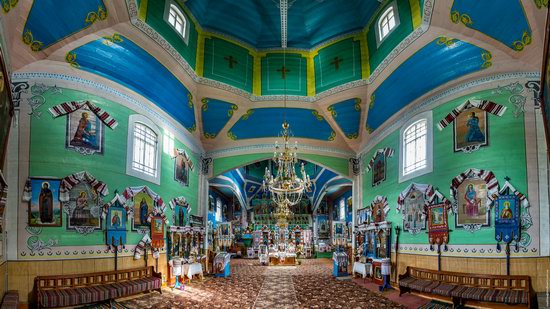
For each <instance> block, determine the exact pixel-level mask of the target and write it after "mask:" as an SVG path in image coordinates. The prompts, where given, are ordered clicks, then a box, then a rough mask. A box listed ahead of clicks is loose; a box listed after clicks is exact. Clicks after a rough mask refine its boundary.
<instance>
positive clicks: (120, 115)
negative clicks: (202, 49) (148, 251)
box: [29, 89, 199, 246]
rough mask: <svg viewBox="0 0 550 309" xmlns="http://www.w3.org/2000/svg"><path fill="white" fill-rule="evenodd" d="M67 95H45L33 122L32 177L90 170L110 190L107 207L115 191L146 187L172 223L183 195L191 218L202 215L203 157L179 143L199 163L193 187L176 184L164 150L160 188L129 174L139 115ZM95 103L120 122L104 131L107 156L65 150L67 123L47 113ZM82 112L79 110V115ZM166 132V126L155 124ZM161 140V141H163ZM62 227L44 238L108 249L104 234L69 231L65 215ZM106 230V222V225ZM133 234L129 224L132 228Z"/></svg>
mask: <svg viewBox="0 0 550 309" xmlns="http://www.w3.org/2000/svg"><path fill="white" fill-rule="evenodd" d="M62 92H63V93H62V94H56V93H53V92H52V91H47V92H45V93H44V95H43V96H44V98H45V103H44V105H43V106H41V108H40V109H41V111H42V116H41V117H40V118H37V117H34V116H33V117H31V136H30V171H29V175H30V176H51V177H58V178H63V177H65V176H68V175H70V174H73V173H76V172H80V171H87V172H88V173H90V174H92V175H93V176H94V177H96V178H97V179H98V180H101V181H103V182H105V183H106V184H107V185H108V187H109V195H108V196H107V197H106V198H105V199H104V201H105V202H108V201H110V200H111V199H112V197H113V196H114V192H115V190H118V191H119V193H122V192H123V191H124V189H125V188H126V187H129V186H143V185H147V186H148V187H149V188H151V189H152V190H153V191H155V192H156V193H157V194H159V195H160V196H161V197H162V199H163V200H164V202H165V203H166V206H167V208H166V215H167V217H168V220H169V221H170V222H171V221H172V212H171V210H170V207H169V206H168V201H169V200H170V199H172V198H174V197H178V196H184V197H185V198H187V200H188V201H189V204H190V205H191V208H192V210H191V214H197V209H198V208H197V207H198V202H197V193H198V170H199V168H198V163H199V162H198V158H197V156H196V155H194V154H193V153H191V151H190V149H189V148H187V147H186V146H185V145H184V144H182V143H181V142H180V141H178V140H175V141H174V146H175V147H176V148H180V149H181V148H183V149H185V150H186V152H187V153H188V154H189V155H190V157H191V160H192V161H193V163H194V166H195V167H194V170H193V171H190V175H189V187H184V186H182V185H181V184H179V183H177V182H176V181H175V180H174V161H173V160H172V159H171V157H170V155H168V154H165V153H164V152H162V151H161V160H162V161H161V179H160V185H156V184H153V183H149V182H147V181H145V180H142V179H139V178H135V177H133V176H128V175H126V151H127V145H126V144H127V134H128V117H129V116H130V115H132V114H136V113H135V112H133V111H132V110H130V109H128V108H126V107H124V106H122V105H119V104H117V103H115V102H112V101H109V100H106V99H103V98H100V97H97V96H94V95H92V94H88V93H84V92H80V91H75V90H70V89H62ZM74 100H91V101H92V102H94V103H95V104H96V105H97V106H99V107H101V108H104V109H105V110H106V111H107V112H109V113H110V114H111V115H112V116H113V118H115V119H116V120H117V121H118V123H119V125H118V127H116V129H114V130H111V129H109V128H108V127H105V129H104V130H105V139H104V152H103V155H98V154H94V155H81V154H79V153H77V152H75V151H72V150H68V149H65V131H66V122H67V118H66V117H64V116H62V117H58V118H55V119H54V118H52V117H51V116H50V115H49V113H48V112H47V109H48V108H50V107H52V106H54V105H56V104H59V103H62V102H66V101H74ZM77 112H78V111H77ZM153 122H155V123H156V124H157V125H158V126H159V128H160V129H161V131H162V130H163V127H162V124H161V123H159V121H158V120H156V119H155V120H153ZM160 138H162V136H161V137H160ZM62 221H63V226H62V227H47V228H43V229H42V232H41V234H40V237H41V238H43V239H48V238H52V239H57V240H58V241H59V246H75V245H77V246H87V245H101V244H105V231H104V230H101V231H95V232H94V233H92V234H88V235H86V236H83V235H81V234H78V233H76V232H75V231H67V230H66V226H67V215H66V214H65V213H64V214H63V220H62ZM103 227H104V223H103ZM128 229H130V222H129V224H128ZM127 235H128V244H129V245H135V244H137V243H138V241H139V240H140V239H141V238H142V237H143V235H139V234H138V233H137V232H130V231H129V232H128V234H127Z"/></svg>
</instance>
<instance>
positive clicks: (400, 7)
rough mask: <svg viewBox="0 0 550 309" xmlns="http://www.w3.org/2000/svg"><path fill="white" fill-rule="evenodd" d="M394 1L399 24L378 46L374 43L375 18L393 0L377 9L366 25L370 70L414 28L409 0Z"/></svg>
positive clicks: (376, 25) (376, 18)
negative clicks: (376, 13) (374, 15)
mask: <svg viewBox="0 0 550 309" xmlns="http://www.w3.org/2000/svg"><path fill="white" fill-rule="evenodd" d="M395 1H397V11H398V12H399V26H398V27H397V28H396V29H395V30H393V32H391V33H390V34H389V36H388V37H387V38H386V39H385V40H383V41H382V43H381V44H380V46H377V43H376V27H378V24H377V20H378V17H379V15H381V14H382V13H383V12H384V11H385V9H386V8H387V7H388V6H389V5H390V4H391V3H392V2H393V1H388V2H387V4H386V6H384V8H382V9H381V10H380V11H379V13H378V15H377V16H376V17H375V18H373V19H372V20H371V23H370V25H369V26H368V29H367V45H368V48H369V64H370V70H371V72H372V71H374V70H375V69H376V68H377V67H378V65H380V63H381V62H382V61H383V60H384V58H386V57H387V56H388V55H389V53H390V52H391V51H392V50H393V49H394V48H395V47H396V46H397V45H398V44H399V43H401V41H403V40H404V39H405V38H406V37H407V36H408V35H409V34H411V33H412V32H413V30H414V29H413V20H412V13H411V5H410V2H409V0H395ZM415 1H416V0H415Z"/></svg>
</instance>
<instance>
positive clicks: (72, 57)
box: [65, 51, 80, 69]
mask: <svg viewBox="0 0 550 309" xmlns="http://www.w3.org/2000/svg"><path fill="white" fill-rule="evenodd" d="M65 61H67V63H68V64H70V65H71V67H73V68H75V69H79V68H80V64H78V62H76V53H75V52H73V51H70V52H68V53H67V54H66V55H65Z"/></svg>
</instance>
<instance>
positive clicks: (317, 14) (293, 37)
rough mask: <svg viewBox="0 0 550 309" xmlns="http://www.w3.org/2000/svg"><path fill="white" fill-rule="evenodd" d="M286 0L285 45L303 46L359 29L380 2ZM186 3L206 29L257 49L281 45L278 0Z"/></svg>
mask: <svg viewBox="0 0 550 309" xmlns="http://www.w3.org/2000/svg"><path fill="white" fill-rule="evenodd" d="M288 3H289V6H290V7H289V9H288V29H289V31H288V47H289V48H303V49H310V48H313V47H314V46H316V45H318V44H320V43H322V42H324V41H326V40H329V39H331V38H334V37H337V36H339V35H342V34H346V33H350V32H353V31H358V30H361V29H362V28H364V27H365V26H366V25H367V23H368V21H369V20H370V18H371V17H372V15H373V14H374V13H375V12H376V10H377V9H378V7H379V6H380V5H381V3H380V2H379V1H377V0H290V1H288ZM185 5H186V6H187V7H188V8H189V10H190V11H191V12H192V14H193V15H194V16H195V17H196V18H197V20H198V22H199V23H200V24H201V26H202V27H204V28H205V29H209V30H212V31H216V32H220V33H224V34H227V35H229V36H231V37H234V38H237V39H239V40H241V41H243V42H246V43H248V44H250V45H252V46H254V47H256V48H258V49H264V48H278V47H281V20H280V17H279V16H280V15H279V0H239V1H234V0H187V1H186V2H185ZM228 12H231V13H230V14H228Z"/></svg>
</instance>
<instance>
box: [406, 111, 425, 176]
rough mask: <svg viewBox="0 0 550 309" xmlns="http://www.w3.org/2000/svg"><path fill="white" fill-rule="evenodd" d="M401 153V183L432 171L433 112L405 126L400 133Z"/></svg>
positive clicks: (417, 117) (415, 118) (413, 119)
mask: <svg viewBox="0 0 550 309" xmlns="http://www.w3.org/2000/svg"><path fill="white" fill-rule="evenodd" d="M400 137H401V138H400V145H401V147H400V148H401V152H400V154H399V157H400V162H399V163H400V173H399V182H402V181H405V180H407V179H411V178H414V177H417V176H420V175H423V174H426V173H429V172H431V171H432V149H433V145H432V118H431V112H426V113H422V114H419V115H417V116H415V117H413V118H412V119H410V120H409V121H408V122H407V123H406V124H405V125H403V127H402V129H401V133H400Z"/></svg>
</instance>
